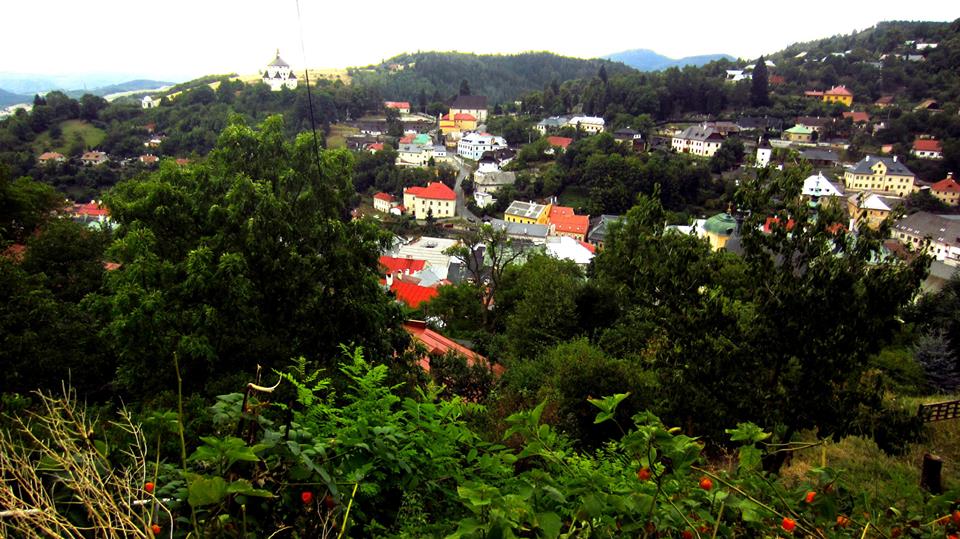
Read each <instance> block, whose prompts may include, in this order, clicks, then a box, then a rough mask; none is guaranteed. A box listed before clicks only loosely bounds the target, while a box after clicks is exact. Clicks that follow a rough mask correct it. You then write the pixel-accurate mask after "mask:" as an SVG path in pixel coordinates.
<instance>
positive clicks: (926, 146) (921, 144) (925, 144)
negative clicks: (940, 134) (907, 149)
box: [913, 138, 943, 152]
mask: <svg viewBox="0 0 960 539" xmlns="http://www.w3.org/2000/svg"><path fill="white" fill-rule="evenodd" d="M913 149H914V150H916V151H918V152H942V151H943V147H942V146H940V141H939V140H936V139H932V138H918V139H917V140H915V141H913Z"/></svg>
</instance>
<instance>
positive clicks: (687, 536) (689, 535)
mask: <svg viewBox="0 0 960 539" xmlns="http://www.w3.org/2000/svg"><path fill="white" fill-rule="evenodd" d="M680 536H681V537H683V539H693V532H692V531H690V530H683V533H681V534H680Z"/></svg>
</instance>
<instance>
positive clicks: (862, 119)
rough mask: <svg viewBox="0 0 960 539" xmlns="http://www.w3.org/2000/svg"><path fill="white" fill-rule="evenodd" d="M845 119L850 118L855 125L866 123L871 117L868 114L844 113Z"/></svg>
mask: <svg viewBox="0 0 960 539" xmlns="http://www.w3.org/2000/svg"><path fill="white" fill-rule="evenodd" d="M843 117H844V118H850V119H851V120H853V123H866V122H869V121H870V115H869V114H867V113H866V112H844V113H843Z"/></svg>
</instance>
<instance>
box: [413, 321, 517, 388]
mask: <svg viewBox="0 0 960 539" xmlns="http://www.w3.org/2000/svg"><path fill="white" fill-rule="evenodd" d="M403 329H404V330H406V332H407V333H409V334H410V336H411V337H413V338H414V339H415V340H416V341H417V342H419V343H420V344H422V345H423V346H424V347H425V348H426V349H427V354H428V355H445V354H447V353H450V352H454V353H457V354H460V355H461V356H463V357H464V358H465V359H466V360H467V365H469V366H473V365H476V364H477V363H481V364H485V365H486V364H489V363H488V361H487V358H485V357H483V356H481V355H480V354H478V353H476V352H474V351H473V350H471V349H469V348H467V347H466V346H463V345H461V344H459V343H457V342H455V341H453V340H451V339H448V338H446V337H444V336H443V335H441V334H439V333H437V332H436V331H433V330H432V329H430V328H428V327H427V324H426V323H425V322H421V321H419V320H408V321H406V322H404V323H403ZM418 364H419V365H420V367H421V368H423V370H425V371H427V372H430V358H429V357H422V358H420V361H419V362H418ZM491 371H493V374H495V375H497V376H500V375H501V374H503V371H504V369H503V366H502V365H493V367H492V368H491Z"/></svg>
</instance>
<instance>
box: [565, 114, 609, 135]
mask: <svg viewBox="0 0 960 539" xmlns="http://www.w3.org/2000/svg"><path fill="white" fill-rule="evenodd" d="M604 124H605V122H604V120H603V118H600V117H599V116H574V117H573V118H570V119H569V120H568V121H567V125H569V126H570V127H573V128H575V129H576V128H580V129H583V130H584V132H586V133H590V134H591V135H595V134H597V133H602V132H603V126H604Z"/></svg>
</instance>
